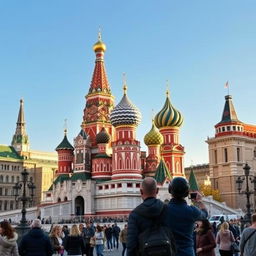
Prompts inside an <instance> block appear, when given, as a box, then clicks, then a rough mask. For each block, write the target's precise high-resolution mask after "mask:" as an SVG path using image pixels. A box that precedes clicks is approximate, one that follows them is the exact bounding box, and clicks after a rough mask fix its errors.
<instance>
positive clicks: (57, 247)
mask: <svg viewBox="0 0 256 256" xmlns="http://www.w3.org/2000/svg"><path fill="white" fill-rule="evenodd" d="M50 241H51V245H52V248H53V251H54V253H58V252H59V251H60V249H61V244H60V243H59V240H58V238H57V237H56V236H50Z"/></svg>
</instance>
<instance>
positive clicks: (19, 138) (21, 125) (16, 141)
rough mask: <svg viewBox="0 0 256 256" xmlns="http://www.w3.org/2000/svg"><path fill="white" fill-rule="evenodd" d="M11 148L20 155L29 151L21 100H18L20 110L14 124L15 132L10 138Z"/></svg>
mask: <svg viewBox="0 0 256 256" xmlns="http://www.w3.org/2000/svg"><path fill="white" fill-rule="evenodd" d="M12 146H13V147H14V148H15V150H16V151H17V152H18V153H19V154H20V155H27V154H26V153H28V151H29V139H28V135H27V133H26V123H25V116H24V101H23V99H21V100H20V110H19V114H18V120H17V123H16V131H15V134H14V135H13V138H12Z"/></svg>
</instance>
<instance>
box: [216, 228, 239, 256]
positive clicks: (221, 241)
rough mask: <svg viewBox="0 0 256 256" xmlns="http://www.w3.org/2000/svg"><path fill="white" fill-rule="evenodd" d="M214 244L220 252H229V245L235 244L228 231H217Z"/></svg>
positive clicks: (231, 234)
mask: <svg viewBox="0 0 256 256" xmlns="http://www.w3.org/2000/svg"><path fill="white" fill-rule="evenodd" d="M216 242H217V244H218V245H219V248H220V250H223V251H231V243H232V242H235V238H234V236H233V233H232V232H231V231H230V230H225V231H219V232H218V234H217V237H216Z"/></svg>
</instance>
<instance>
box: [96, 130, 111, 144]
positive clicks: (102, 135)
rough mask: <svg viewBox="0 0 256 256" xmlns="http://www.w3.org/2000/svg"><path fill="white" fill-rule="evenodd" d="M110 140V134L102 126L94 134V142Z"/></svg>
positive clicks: (107, 141)
mask: <svg viewBox="0 0 256 256" xmlns="http://www.w3.org/2000/svg"><path fill="white" fill-rule="evenodd" d="M109 141H110V135H109V134H108V132H107V131H106V129H105V128H104V127H103V128H102V129H101V131H100V132H99V133H98V134H97V135H96V143H97V144H100V143H106V144H107V143H109Z"/></svg>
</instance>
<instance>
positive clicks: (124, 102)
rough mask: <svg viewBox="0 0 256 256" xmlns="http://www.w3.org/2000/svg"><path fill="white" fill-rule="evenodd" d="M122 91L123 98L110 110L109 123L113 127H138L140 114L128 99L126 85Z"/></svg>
mask: <svg viewBox="0 0 256 256" xmlns="http://www.w3.org/2000/svg"><path fill="white" fill-rule="evenodd" d="M123 90H124V95H123V98H122V99H121V101H120V102H119V103H118V105H117V106H116V107H115V108H114V109H113V110H112V112H111V114H110V121H111V123H112V125H114V126H115V127H118V126H123V125H128V126H138V125H139V123H140V121H141V113H140V111H139V109H138V108H137V107H136V106H135V105H134V104H133V103H132V102H131V101H130V99H129V98H128V96H127V86H126V85H124V87H123Z"/></svg>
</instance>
